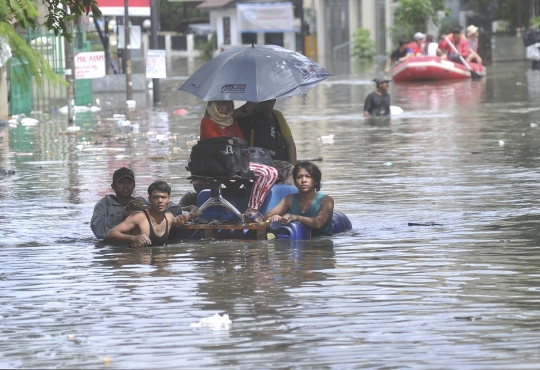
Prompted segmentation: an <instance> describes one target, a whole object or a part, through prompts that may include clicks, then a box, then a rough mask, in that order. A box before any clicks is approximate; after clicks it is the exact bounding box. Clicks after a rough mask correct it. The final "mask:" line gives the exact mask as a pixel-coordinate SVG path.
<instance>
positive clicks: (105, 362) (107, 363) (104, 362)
mask: <svg viewBox="0 0 540 370" xmlns="http://www.w3.org/2000/svg"><path fill="white" fill-rule="evenodd" d="M111 362H112V360H111V358H110V357H109V356H107V357H105V358H104V359H103V364H104V365H105V366H109V365H110V364H111Z"/></svg>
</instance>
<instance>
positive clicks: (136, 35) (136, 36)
mask: <svg viewBox="0 0 540 370" xmlns="http://www.w3.org/2000/svg"><path fill="white" fill-rule="evenodd" d="M125 38H126V31H124V26H123V25H119V26H118V44H117V45H116V47H117V48H118V49H124V48H125V46H124V44H125V41H124V39H125ZM129 46H130V49H140V48H141V26H129Z"/></svg>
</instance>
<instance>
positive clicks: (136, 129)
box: [129, 123, 140, 134]
mask: <svg viewBox="0 0 540 370" xmlns="http://www.w3.org/2000/svg"><path fill="white" fill-rule="evenodd" d="M139 127H140V126H139V124H138V123H132V124H131V125H130V126H129V129H130V130H131V132H133V133H134V134H138V133H139Z"/></svg>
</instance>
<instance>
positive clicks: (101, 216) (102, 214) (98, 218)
mask: <svg viewBox="0 0 540 370" xmlns="http://www.w3.org/2000/svg"><path fill="white" fill-rule="evenodd" d="M111 188H112V189H113V190H114V195H112V194H109V195H106V196H105V197H103V198H102V199H100V200H99V202H97V204H96V206H95V207H94V213H93V214H92V220H91V222H90V227H91V228H92V231H93V232H94V235H95V236H96V237H97V238H99V239H105V236H106V235H107V233H108V232H109V230H111V229H112V228H113V227H115V226H116V225H118V224H120V223H121V222H122V221H124V219H125V218H126V217H127V216H129V215H130V214H131V213H132V212H134V211H133V210H126V205H127V204H128V203H129V202H131V200H132V199H133V197H132V196H131V194H132V193H133V190H134V189H135V175H134V174H133V171H132V170H130V169H129V168H126V167H122V168H120V169H118V170H116V171H114V174H113V180H112V184H111Z"/></svg>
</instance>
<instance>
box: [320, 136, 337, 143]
mask: <svg viewBox="0 0 540 370" xmlns="http://www.w3.org/2000/svg"><path fill="white" fill-rule="evenodd" d="M334 136H335V135H325V136H321V137H318V138H317V141H319V142H321V143H323V144H332V143H333V142H334Z"/></svg>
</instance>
